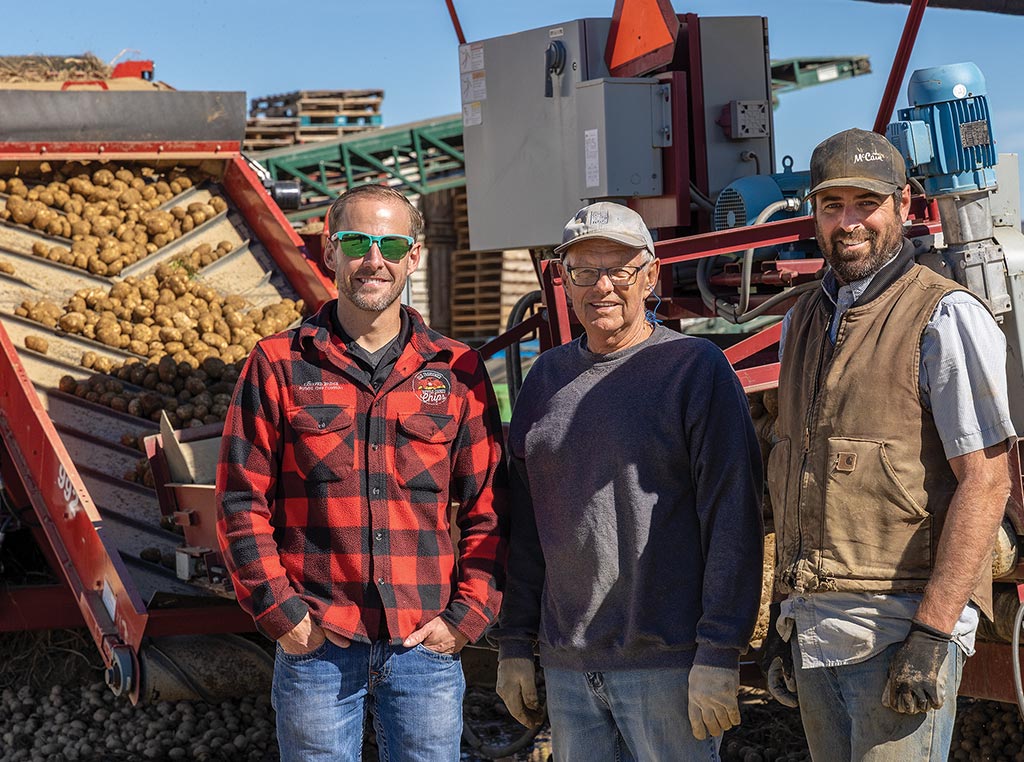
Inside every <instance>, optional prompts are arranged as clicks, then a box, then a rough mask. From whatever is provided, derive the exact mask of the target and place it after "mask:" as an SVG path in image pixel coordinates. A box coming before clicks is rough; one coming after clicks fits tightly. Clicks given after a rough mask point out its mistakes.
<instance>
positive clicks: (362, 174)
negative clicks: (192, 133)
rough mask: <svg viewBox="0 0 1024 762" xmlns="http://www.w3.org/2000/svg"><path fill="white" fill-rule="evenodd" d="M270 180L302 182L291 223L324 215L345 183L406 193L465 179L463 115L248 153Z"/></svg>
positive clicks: (454, 184)
mask: <svg viewBox="0 0 1024 762" xmlns="http://www.w3.org/2000/svg"><path fill="white" fill-rule="evenodd" d="M250 158H251V159H252V160H254V161H257V162H259V163H260V164H261V165H262V166H263V167H264V168H265V169H266V170H267V171H268V172H269V173H270V176H271V177H272V178H273V179H275V180H298V181H299V182H300V183H302V208H301V209H299V210H298V211H295V212H290V213H289V214H288V218H289V219H290V220H292V221H293V222H296V221H300V220H305V219H308V218H310V217H319V216H323V213H324V211H325V209H326V207H327V206H329V205H330V203H331V202H332V201H333V200H334V199H336V198H337V197H338V196H339V195H341V194H342V193H343V192H344V191H345V190H346V189H347V188H353V187H355V186H357V185H365V184H366V183H380V182H382V181H386V182H389V183H390V184H394V185H395V186H396V187H397V188H398V189H399V190H401V191H402V192H404V193H409V194H416V193H418V194H424V193H433V192H435V191H439V190H444V189H446V188H456V187H459V186H462V185H465V184H466V166H465V154H464V153H463V148H462V116H461V115H458V114H457V115H455V116H446V117H441V118H438V119H428V120H425V121H422V122H414V123H412V124H405V125H400V126H398V127H389V128H386V129H381V130H372V131H368V132H361V133H359V134H357V135H351V136H348V137H344V138H338V139H335V140H326V141H323V142H319V143H312V144H310V143H305V144H302V145H295V146H287V147H284V148H275V149H271V150H269V151H260V152H258V153H253V154H252V155H251V156H250Z"/></svg>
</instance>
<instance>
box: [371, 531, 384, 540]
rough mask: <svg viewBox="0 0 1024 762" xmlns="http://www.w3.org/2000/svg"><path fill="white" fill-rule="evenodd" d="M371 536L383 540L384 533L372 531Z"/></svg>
mask: <svg viewBox="0 0 1024 762" xmlns="http://www.w3.org/2000/svg"><path fill="white" fill-rule="evenodd" d="M373 536H374V537H376V538H377V539H378V540H383V539H384V533H383V532H374V533H373Z"/></svg>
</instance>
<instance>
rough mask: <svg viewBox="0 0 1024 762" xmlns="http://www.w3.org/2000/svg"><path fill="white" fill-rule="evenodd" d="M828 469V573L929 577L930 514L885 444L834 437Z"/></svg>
mask: <svg viewBox="0 0 1024 762" xmlns="http://www.w3.org/2000/svg"><path fill="white" fill-rule="evenodd" d="M826 470H827V473H826V475H825V515H824V520H823V522H822V543H821V549H822V560H823V562H824V564H823V565H824V567H825V568H824V571H825V573H826V575H827V576H835V577H839V578H845V579H864V580H889V579H924V578H927V577H928V576H929V573H930V569H931V515H930V514H929V513H928V512H927V511H926V510H925V509H924V508H923V507H922V506H921V505H920V504H918V502H917V501H916V500H914V498H913V497H912V496H911V495H910V493H909V492H908V491H907V489H906V488H905V487H904V486H903V484H902V483H901V482H900V480H899V478H898V477H897V475H896V471H895V469H893V467H892V463H891V462H890V461H889V457H888V454H887V452H886V445H885V442H880V441H874V440H868V439H847V438H842V437H831V438H829V440H828V461H827V463H826Z"/></svg>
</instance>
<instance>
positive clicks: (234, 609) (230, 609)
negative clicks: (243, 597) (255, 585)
mask: <svg viewBox="0 0 1024 762" xmlns="http://www.w3.org/2000/svg"><path fill="white" fill-rule="evenodd" d="M230 632H256V625H255V624H253V621H252V617H251V616H249V615H248V614H246V613H245V611H243V610H242V608H241V607H240V606H238V605H237V604H223V605H216V606H195V607H193V608H177V607H176V608H172V609H152V610H151V611H150V612H149V622H148V624H147V626H146V635H147V637H154V638H159V637H163V636H165V635H220V634H222V633H230Z"/></svg>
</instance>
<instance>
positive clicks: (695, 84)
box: [481, 0, 1024, 703]
mask: <svg viewBox="0 0 1024 762" xmlns="http://www.w3.org/2000/svg"><path fill="white" fill-rule="evenodd" d="M927 4H928V3H927V0H912V2H911V6H910V9H909V11H908V15H907V20H906V24H905V27H904V30H903V34H902V37H901V39H900V42H899V47H898V49H897V51H896V54H895V57H894V60H893V65H892V70H891V72H890V75H889V79H888V81H887V84H886V88H885V92H884V94H883V97H882V100H881V103H880V105H879V109H878V113H877V116H876V119H875V124H874V130H875V131H876V132H879V133H883V132H884V130H885V127H886V125H887V123H888V122H889V120H890V117H891V116H892V113H893V111H894V108H895V105H896V102H897V99H898V95H899V88H900V86H901V84H902V82H903V79H904V77H905V75H906V70H907V65H908V63H909V60H910V54H911V52H912V51H913V48H914V42H915V40H916V37H917V33H918V30H919V28H920V26H921V20H922V17H923V14H924V11H925V8H926V6H927ZM679 19H680V22H681V23H680V31H679V52H678V53H677V56H676V63H677V64H682V65H685V66H686V67H687V70H688V71H690V72H699V71H700V39H699V35H698V34H697V28H698V24H699V20H698V18H697V16H695V15H693V14H680V15H679ZM660 76H661V77H663V78H666V79H667V80H668V81H669V82H671V83H672V85H673V104H679V103H687V104H688V105H689V113H691V114H700V113H703V107H704V104H703V93H702V92H701V91H700V82H701V78H700V77H699V76H692V77H691V78H690V80H689V88H690V90H689V92H687V91H686V85H687V80H686V78H685V76H684V74H683V73H681V72H669V73H666V74H662V75H660ZM673 116H674V117H675V118H674V123H676V125H677V126H676V127H675V129H676V136H675V138H676V140H674V141H673V143H674V145H677V144H678V141H679V140H680V139H681V138H683V136H682V135H681V133H680V128H679V126H678V124H679V123H678V115H677V114H674V115H673ZM689 122H690V125H691V133H690V134H689V135H688V136H686V139H688V141H689V150H688V151H686V152H684V153H688V154H689V156H688V157H680V156H678V155H676V154H671V155H670V157H666V159H665V162H664V169H665V176H666V195H671V194H674V195H675V196H676V198H675V201H676V202H677V203H678V205H679V212H678V218H677V219H679V220H680V222H678V223H677V224H679V225H684V226H685V225H687V224H689V223H690V219H689V203H688V198H686V199H685V200H686V203H685V213H684V212H683V211H682V208H683V206H684V204H683V199H684V197H685V196H686V194H687V193H688V191H686V190H685V189H686V188H687V183H688V180H690V179H692V180H693V181H694V183H695V184H696V186H697V187H698V188H699V189H700V190H702V191H705V192H706V190H707V166H706V161H705V159H704V153H703V151H702V150H701V145H702V143H703V142H704V137H705V135H704V128H703V124H704V122H703V120H701V119H691V120H689ZM690 157H692V161H693V166H692V167H690V166H689V161H690V160H691V158H690ZM682 167H685V168H686V170H687V174H686V175H685V176H683V177H681V178H680V177H676V173H678V172H679V171H680V169H681V168H682ZM661 202H662V199H654V200H649V199H638V200H633V201H631V202H630V206H631V207H633V208H635V209H636V210H637V211H639V212H640V213H641V214H642V215H644V217H645V219H648V218H649V219H651V220H658V219H660V218H662V215H663V214H664V213H665V207H664V206H663V205H662V204H661ZM912 216H913V220H914V224H913V225H912V226H911V227H910V228H909V229H908V230H907V231H906V235H907V236H908V237H910V238H915V237H918V236H926V235H934V234H935V233H938V232H940V231H941V224H940V222H939V215H938V211H937V209H936V208H935V204H934V202H929V203H923V202H922V199H919V198H915V199H914V203H913V206H912ZM683 220H685V221H683ZM705 222H706V219H705ZM813 238H814V223H813V220H812V219H811V218H810V217H799V218H795V219H789V220H784V221H780V222H771V223H767V224H764V225H759V226H757V227H743V228H734V229H730V230H725V231H719V232H710V233H703V234H699V235H691V236H686V237H682V238H674V239H669V240H663V241H659V242H657V243H656V244H655V253H656V254H657V256H658V257H659V259H660V260H661V263H662V264H663V265H671V264H674V263H679V262H692V261H695V260H700V259H703V258H706V257H715V256H719V255H722V254H730V253H734V252H739V251H743V250H745V249H748V248H759V247H766V246H777V245H781V244H787V243H795V242H798V241H805V240H813ZM802 261H803V262H804V263H805V265H804V267H803V268H802V271H800V272H796V271H794V272H786V270H785V268H792V267H793V266H794V265H797V269H800V268H799V262H800V260H794V261H785V262H781V261H780V262H779V263H778V264H779V265H780V266H783V269H781V270H780V271H779V274H778V276H777V278H778V280H777V282H776V283H774V285H795V284H796V283H797V282H800V281H806V280H808V279H809V278H811V277H813V274H814V272H815V271H816V270H817V269H818V268H819V266H820V265H821V264H822V263H821V260H802ZM670 272H671V268H670V267H666V268H664V269H663V270H662V273H663V275H666V276H667V277H664V278H663V279H662V288H663V290H664V291H666V292H668V288H667V287H669V286H670V285H671V277H670V275H669V274H670ZM540 276H541V290H542V294H543V307H544V309H542V310H541V311H540V312H538V313H537V314H536V315H535V316H534V317H533V318H531V319H530V321H529V323H530V330H531V331H532V330H534V329H537V330H539V334H540V337H541V348H542V349H544V348H546V347H547V346H550V345H557V344H562V343H566V342H568V341H569V340H571V338H572V334H571V330H570V328H571V323H572V316H571V315H570V314H569V307H568V304H567V303H566V299H565V293H564V291H563V289H562V284H561V280H560V278H559V275H558V268H557V267H554V266H552V263H551V262H544V263H542V267H541V270H540ZM716 282H717V283H718V284H720V285H731V283H730V282H729V279H728V277H725V278H722V279H719V280H717V281H716ZM763 282H770V281H763ZM790 304H791V302H790V303H786V304H783V305H780V309H779V312H780V313H781V312H784V311H785V309H786V308H788V306H790ZM659 314H660V315H662V316H663V317H665V318H668V319H672V318H678V317H702V316H703V317H711V314H710V313H709V312H708V311H707V310H706V309H705V308H704V306H703V304H701V303H700V301H699V300H692V299H691V300H678V299H672V298H670V297H665V296H663V297H662V302H661V305H660V307H659ZM520 327H521V328H525V327H526V324H524V325H523V326H520ZM527 332H529V331H522V332H518V333H516V334H515V335H513V334H507V335H502V336H499V337H498V338H497V339H495V340H494V341H492V342H490V343H489V344H487V345H485V346H484V347H483V348H482V349H481V351H482V352H483V353H484V354H485V355H488V354H490V353H493V352H496V351H498V350H500V349H503V348H504V347H505V346H508V344H509V343H512V342H513V341H516V340H518V338H519V337H521V336H522V335H524V334H525V333H527ZM780 334H781V323H776V324H774V325H772V326H771V327H769V328H766V329H764V330H761V331H759V332H756V333H752V334H750V335H748V336H746V337H745V338H743V339H742V340H740V341H738V342H737V343H735V344H733V345H732V346H730V347H729V348H727V349H726V350H725V354H726V357H727V358H728V359H729V361H730V362H731V363H732V364H733V367H734V368H735V369H736V372H737V375H738V376H739V378H740V381H741V383H742V384H743V387H744V389H746V390H747V391H748V392H758V391H763V390H766V389H772V388H775V387H777V386H778V374H779V364H778V363H777V362H774V361H772V362H760V363H758V360H760V359H761V358H760V357H758V355H759V354H762V353H765V352H766V350H771V349H772V348H773V347H775V346H777V344H778V342H779V336H780ZM1014 454H1015V456H1016V455H1017V453H1014ZM1020 461H1021V458H1019V457H1015V458H1014V462H1015V464H1016V468H1015V473H1016V474H1017V478H1016V479H1014V490H1013V496H1012V497H1011V503H1014V504H1015V505H1016V506H1017V508H1016V510H1017V513H1018V514H1021V513H1022V511H1021V506H1022V503H1024V477H1021V476H1020V473H1021V469H1020ZM1017 519H1018V523H1021V522H1024V517H1022V516H1018V517H1017ZM1017 529H1018V531H1022V530H1024V526H1018V527H1017ZM1021 568H1024V563H1022V564H1021V565H1020V566H1019V569H1021ZM1020 595H1021V598H1022V600H1024V589H1022V591H1021V593H1020ZM1011 656H1012V654H1011V646H1009V645H1006V644H999V643H988V642H980V641H979V642H978V644H977V653H976V654H975V655H974V656H973V657H971V658H970V659H968V660H967V661H966V666H965V668H964V673H963V680H962V682H961V689H960V690H961V693H963V694H965V695H969V696H974V697H977V698H984V699H990V700H996V701H1003V702H1008V703H1015V702H1016V695H1015V692H1014V687H1013V681H1012V679H1011V677H1010V676H1011V674H1012V670H1011ZM1021 661H1022V662H1024V648H1022V649H1021Z"/></svg>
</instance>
